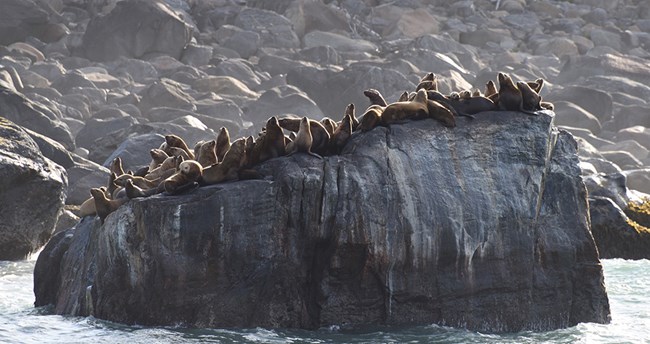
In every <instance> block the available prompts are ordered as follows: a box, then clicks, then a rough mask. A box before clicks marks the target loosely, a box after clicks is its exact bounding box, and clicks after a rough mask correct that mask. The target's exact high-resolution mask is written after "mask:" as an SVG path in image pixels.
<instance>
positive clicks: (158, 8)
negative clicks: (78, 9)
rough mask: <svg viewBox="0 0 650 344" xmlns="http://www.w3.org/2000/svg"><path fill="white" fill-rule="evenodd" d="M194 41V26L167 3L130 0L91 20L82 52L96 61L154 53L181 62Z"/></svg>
mask: <svg viewBox="0 0 650 344" xmlns="http://www.w3.org/2000/svg"><path fill="white" fill-rule="evenodd" d="M191 38H192V28H191V26H190V24H188V23H187V22H185V21H184V20H183V19H182V18H181V16H179V14H178V13H177V12H175V11H174V10H173V9H171V8H170V7H169V6H168V5H167V4H165V3H164V2H162V1H148V0H126V1H120V2H118V3H117V5H116V6H115V8H114V9H113V10H112V11H111V12H110V13H108V14H107V15H105V16H97V17H94V18H93V19H91V20H90V22H89V23H88V28H87V29H86V31H85V33H84V35H83V43H82V45H81V46H80V47H79V49H80V51H81V53H82V55H83V56H85V57H87V58H88V59H90V60H94V61H111V60H115V59H117V58H119V57H126V58H146V57H147V56H151V55H154V54H163V55H169V56H171V57H174V58H176V59H180V58H181V55H182V53H183V49H185V46H186V45H187V44H188V43H189V42H190V39H191Z"/></svg>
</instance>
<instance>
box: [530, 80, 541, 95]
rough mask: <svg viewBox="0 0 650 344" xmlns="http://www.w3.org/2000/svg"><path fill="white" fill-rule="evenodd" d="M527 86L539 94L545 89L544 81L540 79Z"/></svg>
mask: <svg viewBox="0 0 650 344" xmlns="http://www.w3.org/2000/svg"><path fill="white" fill-rule="evenodd" d="M527 84H528V86H530V88H531V89H533V91H535V93H537V94H539V92H541V91H542V88H544V79H542V78H539V79H535V81H528V82H527Z"/></svg>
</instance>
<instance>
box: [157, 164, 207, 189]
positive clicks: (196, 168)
mask: <svg viewBox="0 0 650 344" xmlns="http://www.w3.org/2000/svg"><path fill="white" fill-rule="evenodd" d="M202 172H203V167H201V164H199V163H198V162H197V161H195V160H187V161H183V162H182V163H181V164H180V165H179V166H178V171H177V172H176V173H175V174H174V175H172V176H171V177H169V178H167V179H165V180H164V181H163V182H162V184H163V187H164V188H165V191H167V192H168V193H170V194H175V193H178V192H180V191H182V190H185V189H186V188H187V187H188V186H193V184H194V183H196V181H197V180H198V179H199V178H200V177H201V174H202Z"/></svg>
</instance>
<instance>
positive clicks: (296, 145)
mask: <svg viewBox="0 0 650 344" xmlns="http://www.w3.org/2000/svg"><path fill="white" fill-rule="evenodd" d="M311 123H312V122H311V120H310V119H309V118H307V117H303V118H302V119H300V128H299V129H298V133H297V134H296V139H295V140H294V141H292V142H291V143H290V144H289V145H287V155H292V154H294V153H298V152H300V153H307V154H309V155H313V156H316V157H319V158H321V159H322V157H321V156H320V155H318V154H316V153H314V152H312V145H313V143H314V138H313V136H312V129H311ZM316 123H318V122H316ZM328 143H329V134H328V138H327V144H328ZM327 144H326V145H327Z"/></svg>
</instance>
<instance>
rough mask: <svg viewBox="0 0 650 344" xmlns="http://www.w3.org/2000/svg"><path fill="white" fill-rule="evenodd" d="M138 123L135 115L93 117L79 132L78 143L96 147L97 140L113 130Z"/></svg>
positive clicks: (85, 146) (82, 145) (80, 145)
mask: <svg viewBox="0 0 650 344" xmlns="http://www.w3.org/2000/svg"><path fill="white" fill-rule="evenodd" d="M137 123H138V120H137V119H135V118H133V117H130V116H129V117H117V118H111V119H98V118H91V119H88V120H87V121H86V125H85V126H84V127H83V128H81V130H80V131H79V133H78V134H77V145H78V146H79V147H84V148H88V149H92V148H96V147H95V141H96V140H97V139H98V138H100V137H104V136H106V135H110V134H111V133H112V132H114V131H116V130H120V129H124V128H128V127H131V126H133V125H135V124H137Z"/></svg>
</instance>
